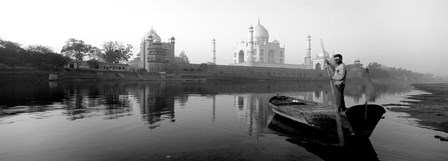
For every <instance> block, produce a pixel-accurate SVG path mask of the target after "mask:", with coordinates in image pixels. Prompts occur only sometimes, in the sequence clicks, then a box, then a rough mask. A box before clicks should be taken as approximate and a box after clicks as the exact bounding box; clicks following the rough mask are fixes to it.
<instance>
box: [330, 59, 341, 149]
mask: <svg viewBox="0 0 448 161" xmlns="http://www.w3.org/2000/svg"><path fill="white" fill-rule="evenodd" d="M329 66H330V65H329V64H327V74H328V77H329V78H330V87H331V92H332V93H333V98H334V101H335V103H336V101H337V100H336V99H337V98H336V95H335V92H334V87H333V86H334V82H333V79H331V78H332V77H331V74H330V69H329ZM341 97H343V96H341ZM336 108H338V107H336ZM336 110H337V109H336ZM335 117H336V118H335V119H336V120H335V121H336V130H337V133H338V139H339V145H340V146H343V145H345V140H344V132H343V131H342V123H341V116H340V114H339V112H336V113H335Z"/></svg>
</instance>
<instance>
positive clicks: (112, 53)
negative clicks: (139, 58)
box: [101, 41, 132, 63]
mask: <svg viewBox="0 0 448 161" xmlns="http://www.w3.org/2000/svg"><path fill="white" fill-rule="evenodd" d="M131 49H132V46H131V45H129V44H127V45H126V46H125V45H123V43H121V42H117V41H108V42H105V43H104V44H103V53H102V54H101V55H102V56H101V58H102V59H103V60H104V61H105V62H106V63H119V62H120V61H122V60H124V61H128V59H129V58H130V57H131V55H132V51H131Z"/></svg>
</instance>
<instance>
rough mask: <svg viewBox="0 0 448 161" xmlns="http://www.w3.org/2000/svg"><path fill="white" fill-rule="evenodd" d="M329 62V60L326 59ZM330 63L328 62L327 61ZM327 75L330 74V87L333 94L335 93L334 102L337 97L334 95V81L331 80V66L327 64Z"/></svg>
mask: <svg viewBox="0 0 448 161" xmlns="http://www.w3.org/2000/svg"><path fill="white" fill-rule="evenodd" d="M326 60H327V59H326ZM327 61H328V60H327ZM326 68H327V74H328V77H329V78H330V87H331V92H332V93H333V98H334V101H336V95H335V93H334V87H333V79H331V74H330V65H329V64H327V67H326Z"/></svg>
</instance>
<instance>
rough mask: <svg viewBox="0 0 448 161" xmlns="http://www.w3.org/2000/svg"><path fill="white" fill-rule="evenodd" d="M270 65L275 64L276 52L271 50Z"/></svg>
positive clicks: (269, 53)
mask: <svg viewBox="0 0 448 161" xmlns="http://www.w3.org/2000/svg"><path fill="white" fill-rule="evenodd" d="M268 63H275V51H274V50H269V52H268Z"/></svg>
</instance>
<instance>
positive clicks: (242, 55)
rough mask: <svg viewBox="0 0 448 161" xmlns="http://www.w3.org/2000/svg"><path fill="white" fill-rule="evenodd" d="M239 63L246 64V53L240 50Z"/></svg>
mask: <svg viewBox="0 0 448 161" xmlns="http://www.w3.org/2000/svg"><path fill="white" fill-rule="evenodd" d="M238 63H244V51H243V50H240V52H239V53H238Z"/></svg>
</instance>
